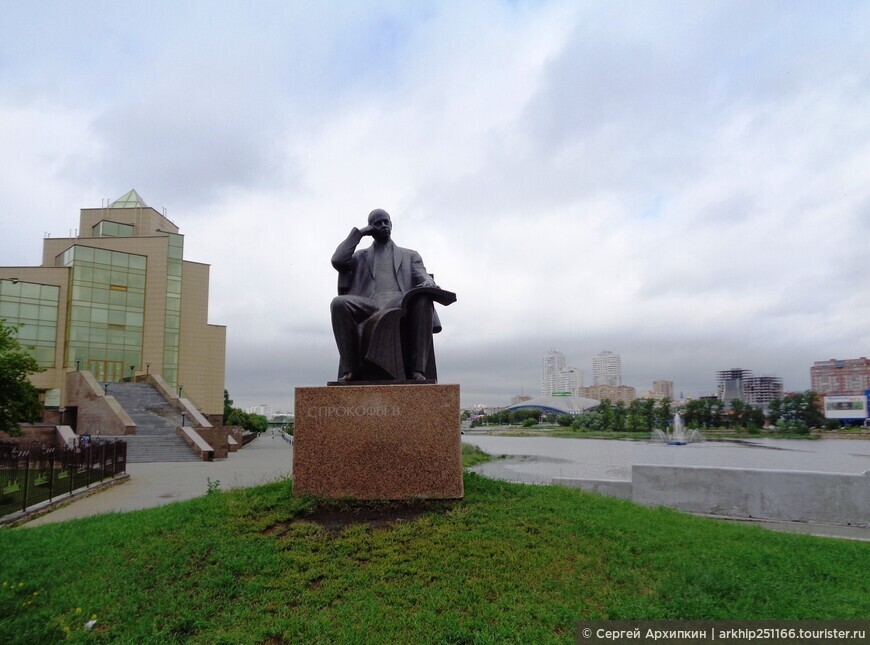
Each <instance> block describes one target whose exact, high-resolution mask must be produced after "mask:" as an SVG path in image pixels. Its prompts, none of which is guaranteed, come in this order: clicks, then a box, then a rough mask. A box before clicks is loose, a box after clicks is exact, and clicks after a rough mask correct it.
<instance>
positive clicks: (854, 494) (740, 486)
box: [631, 465, 870, 527]
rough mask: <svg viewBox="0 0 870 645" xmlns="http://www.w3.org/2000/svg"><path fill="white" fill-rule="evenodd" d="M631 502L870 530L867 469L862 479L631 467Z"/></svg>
mask: <svg viewBox="0 0 870 645" xmlns="http://www.w3.org/2000/svg"><path fill="white" fill-rule="evenodd" d="M631 477H632V499H633V501H635V502H637V503H638V504H644V505H646V506H668V507H670V508H675V509H677V510H681V511H688V512H690V513H702V514H706V515H722V516H727V517H736V518H753V519H765V520H781V521H788V522H815V523H821V524H839V525H852V526H864V527H866V526H870V471H868V472H865V473H864V474H863V475H857V474H854V475H853V474H842V473H820V472H808V471H794V470H757V469H744V468H705V467H696V466H651V465H635V466H633V467H632V469H631Z"/></svg>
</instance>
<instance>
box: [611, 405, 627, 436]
mask: <svg viewBox="0 0 870 645" xmlns="http://www.w3.org/2000/svg"><path fill="white" fill-rule="evenodd" d="M627 416H628V412H627V411H626V409H625V401H617V402H616V405H614V406H613V429H614V430H615V431H616V432H625V421H626V417H627Z"/></svg>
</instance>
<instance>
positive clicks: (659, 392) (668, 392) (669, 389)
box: [652, 381, 674, 400]
mask: <svg viewBox="0 0 870 645" xmlns="http://www.w3.org/2000/svg"><path fill="white" fill-rule="evenodd" d="M652 395H653V398H654V399H671V400H673V398H674V382H673V381H653V384H652Z"/></svg>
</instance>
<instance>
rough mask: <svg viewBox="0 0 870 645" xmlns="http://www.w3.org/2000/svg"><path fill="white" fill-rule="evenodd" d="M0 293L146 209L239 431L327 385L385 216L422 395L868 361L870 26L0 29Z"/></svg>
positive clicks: (457, 9) (107, 9) (25, 20)
mask: <svg viewBox="0 0 870 645" xmlns="http://www.w3.org/2000/svg"><path fill="white" fill-rule="evenodd" d="M0 15H2V16H3V19H2V21H0V222H2V237H0V264H2V265H13V266H14V265H36V264H38V263H39V261H40V258H41V248H42V238H43V237H44V236H45V235H46V234H49V233H50V234H51V235H52V236H55V237H58V236H68V235H69V234H70V231H71V230H74V229H75V228H76V227H77V226H78V209H80V208H88V207H99V206H100V205H101V204H102V203H103V200H106V199H110V200H114V199H116V198H117V197H119V196H120V195H122V194H124V193H125V192H127V191H128V190H129V189H130V188H132V187H135V188H136V190H137V191H138V192H139V193H140V195H142V197H143V199H144V200H145V201H146V203H147V204H148V205H149V206H153V207H155V208H157V209H158V210H161V211H162V209H163V208H166V210H167V215H168V217H169V218H170V219H171V220H172V221H173V222H175V223H176V224H177V225H178V226H179V227H180V229H181V232H182V233H184V234H185V236H186V238H185V257H186V258H187V259H190V260H195V261H200V262H205V263H209V264H211V267H212V268H211V308H210V322H212V323H215V324H225V325H227V373H226V384H227V388H228V389H229V391H230V395H231V397H232V398H233V399H234V400H235V402H236V404H237V405H240V406H251V405H255V404H258V403H261V402H262V403H268V404H271V405H273V406H274V407H276V408H281V409H289V408H290V406H291V405H292V398H293V388H295V387H297V386H303V385H321V384H323V383H324V382H325V381H327V380H331V379H332V378H334V377H335V372H336V368H337V360H338V356H337V352H336V350H335V347H334V342H333V339H332V335H331V328H330V323H329V314H328V309H329V301H330V299H331V298H332V296H333V295H334V290H335V273H334V271H333V269H332V267H331V266H330V264H329V258H330V256H331V254H332V252H333V250H334V249H335V247H336V245H337V244H338V242H339V241H341V240H342V239H343V238H344V237H345V235H346V234H347V233H348V231H349V230H350V228H351V227H352V226H362V225H363V224H364V223H365V220H366V216H367V214H368V212H369V211H370V210H372V209H373V208H375V207H382V208H385V209H386V210H388V211H389V212H390V213H391V214H392V216H393V222H394V229H393V235H394V239H395V240H396V242H397V243H399V244H400V245H401V246H406V247H410V248H414V249H417V250H418V251H420V253H421V254H422V256H423V258H424V260H425V262H426V265H427V268H428V270H429V271H430V272H433V273H434V274H435V276H436V280H437V281H438V283H439V284H440V285H441V286H443V287H445V288H447V289H450V290H452V291H456V292H457V293H458V296H459V300H458V302H457V303H455V304H454V305H452V306H450V307H448V308H442V309H441V310H440V315H441V318H442V322H443V323H444V327H445V329H444V332H443V333H442V334H441V335H440V336H437V337H436V350H437V355H438V363H439V374H440V380H441V382H445V383H447V382H450V383H457V382H458V383H460V384H461V386H462V400H463V403H464V404H466V405H472V404H475V403H488V404H490V405H498V404H505V403H507V402H508V400H509V398H510V396H511V395H513V394H516V393H519V392H521V391H522V392H525V393H529V394H537V393H538V392H539V389H540V362H541V354H542V353H543V352H545V351H547V350H550V349H553V348H555V349H557V350H559V351H562V352H563V353H564V354H565V355H566V356H567V359H568V363H569V365H572V366H575V367H577V368H579V369H581V370H583V371H584V373H585V375H586V381H587V383H589V382H591V376H592V375H591V371H592V357H593V356H594V355H595V354H596V353H598V352H599V351H601V350H605V349H606V350H610V351H613V352H616V353H618V354H620V355H621V357H622V365H623V378H624V381H625V383H627V384H628V385H632V386H634V387H636V388H637V389H638V390H639V391H642V390H647V389H649V388H650V386H651V383H652V381H653V380H654V379H669V380H673V381H674V383H675V387H676V390H677V392H683V393H684V394H685V395H687V396H694V395H698V394H704V393H709V392H711V391H713V390H714V388H715V371H716V370H719V369H726V368H730V367H742V368H745V369H751V370H753V371H754V372H755V373H756V374H763V375H776V376H780V377H782V378H783V380H784V384H785V387H786V389H788V390H800V389H806V388H808V387H809V384H810V383H809V367H810V365H811V364H812V362H813V361H815V360H823V359H827V358H832V357H837V358H852V357H858V356H868V355H870V325H868V320H870V281H868V276H867V274H868V257H870V244H868V240H870V47H868V46H867V43H868V42H870V4H868V3H866V2H860V1H856V2H848V1H845V0H839V1H837V2H825V3H823V2H817V1H812V2H802V1H799V0H788V1H785V0H783V1H782V2H774V1H764V0H761V1H759V0H751V1H747V2H739V1H734V0H729V1H727V2H716V1H712V0H705V1H704V2H696V1H694V0H683V1H672V2H668V1H655V0H653V1H650V2H647V1H643V2H641V1H640V0H635V1H632V2H602V1H600V0H595V1H589V2H583V1H580V0H568V1H559V0H554V1H551V2H548V1H540V2H532V1H513V2H509V1H502V2H497V1H487V0H465V1H463V2H448V1H444V2H441V1H439V2H427V1H424V0H415V1H414V2H406V1H402V0H396V1H392V2H390V1H385V2H380V1H371V2H351V1H350V0H348V1H346V2H291V1H287V0H282V1H280V2H267V1H258V0H253V1H251V2H244V3H242V2H215V1H207V2H206V1H203V2H193V1H189V2H187V1H177V0H173V1H166V2H161V1H158V0H149V1H148V2H145V1H141V2H125V1H112V2H109V1H106V2H97V1H87V0H80V1H78V2H69V1H68V0H59V1H50V0H44V1H41V2H23V1H20V0H17V1H12V0H0Z"/></svg>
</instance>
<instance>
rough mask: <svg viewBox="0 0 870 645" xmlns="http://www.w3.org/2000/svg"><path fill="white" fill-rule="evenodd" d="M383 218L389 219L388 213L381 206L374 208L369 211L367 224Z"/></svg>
mask: <svg viewBox="0 0 870 645" xmlns="http://www.w3.org/2000/svg"><path fill="white" fill-rule="evenodd" d="M383 218H387V220H390V214H389V213H388V212H387V211H385V210H384V209H383V208H376V209H375V210H373V211H372V212H371V213H369V224H374V223H375V220H378V219H383Z"/></svg>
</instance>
